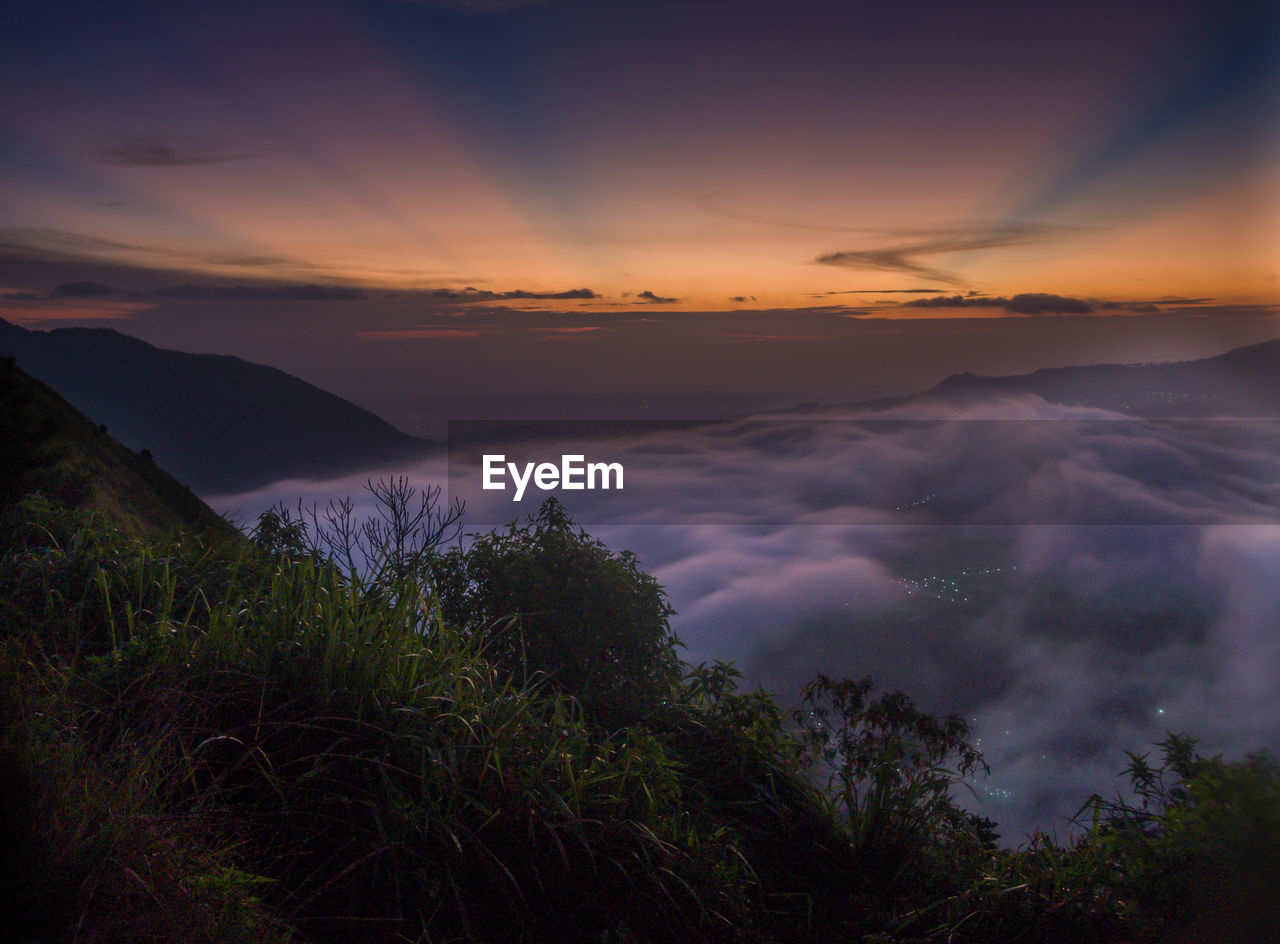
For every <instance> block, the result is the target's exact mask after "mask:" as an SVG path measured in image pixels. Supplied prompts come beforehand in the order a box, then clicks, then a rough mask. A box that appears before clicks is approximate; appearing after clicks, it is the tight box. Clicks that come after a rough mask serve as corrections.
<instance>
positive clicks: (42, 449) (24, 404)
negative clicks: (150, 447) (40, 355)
mask: <svg viewBox="0 0 1280 944" xmlns="http://www.w3.org/2000/svg"><path fill="white" fill-rule="evenodd" d="M32 491H40V492H42V493H43V494H44V495H45V496H46V497H47V498H50V499H52V500H55V501H56V502H57V503H59V504H63V505H67V506H70V507H78V508H84V509H87V510H92V511H96V512H99V513H101V515H102V516H103V517H104V518H105V519H107V520H110V521H112V522H113V523H115V524H116V525H117V526H118V527H120V528H122V529H124V530H126V531H130V532H134V533H147V532H155V531H166V530H174V529H180V530H186V531H191V532H199V533H203V534H223V535H231V534H234V533H235V530H234V529H233V528H232V527H231V525H230V524H228V523H227V522H226V521H224V520H223V519H222V518H221V517H219V516H218V515H217V514H216V513H215V512H214V511H213V510H212V509H211V508H209V506H208V505H206V504H205V503H204V502H202V501H201V500H200V499H199V498H197V497H196V495H195V494H194V493H193V492H192V491H191V490H190V489H189V488H187V487H186V486H184V485H183V484H182V483H181V482H179V481H178V480H177V479H175V478H174V477H173V476H171V475H169V474H168V473H167V472H166V471H165V470H164V469H162V468H160V466H158V465H157V464H156V462H155V460H154V459H153V458H151V457H150V455H149V454H145V453H137V452H133V451H132V450H130V449H128V448H126V447H125V446H123V445H121V444H120V443H119V442H117V441H116V440H115V439H113V438H112V437H111V436H110V435H108V434H107V432H106V431H105V430H104V429H103V428H102V427H100V426H97V425H95V424H94V423H93V421H91V420H90V419H89V418H88V417H86V416H85V415H84V414H83V413H81V412H80V411H79V410H77V409H76V408H75V407H73V406H72V405H71V404H70V403H68V402H67V401H66V400H64V399H63V398H62V397H61V396H59V395H58V394H57V393H55V392H54V391H53V390H51V389H50V388H49V387H47V386H46V385H45V384H43V383H41V382H40V381H38V380H36V379H34V378H32V377H31V376H29V375H28V374H27V373H26V372H24V371H23V370H22V369H21V368H19V367H17V366H16V365H15V364H14V362H13V361H12V360H11V359H9V358H4V359H2V360H0V509H4V508H6V507H8V506H10V505H12V504H13V503H14V502H16V501H17V500H18V499H20V498H21V497H22V496H23V495H25V494H27V493H29V492H32Z"/></svg>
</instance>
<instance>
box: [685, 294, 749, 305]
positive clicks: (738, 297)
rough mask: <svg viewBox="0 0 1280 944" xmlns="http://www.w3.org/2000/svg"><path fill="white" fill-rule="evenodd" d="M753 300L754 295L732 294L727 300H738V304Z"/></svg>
mask: <svg viewBox="0 0 1280 944" xmlns="http://www.w3.org/2000/svg"><path fill="white" fill-rule="evenodd" d="M755 300H756V297H755V296H754V295H734V296H732V297H731V298H730V299H729V301H731V302H738V303H739V304H741V303H742V302H747V301H752V302H753V301H755ZM672 301H675V299H672Z"/></svg>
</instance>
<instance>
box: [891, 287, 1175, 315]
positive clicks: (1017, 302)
mask: <svg viewBox="0 0 1280 944" xmlns="http://www.w3.org/2000/svg"><path fill="white" fill-rule="evenodd" d="M901 304H902V305H903V306H904V307H909V308H1002V309H1004V310H1005V311H1007V312H1010V313H1011V314H1018V315H1087V314H1091V313H1092V312H1095V311H1131V312H1135V313H1138V314H1154V313H1157V312H1159V311H1160V308H1159V307H1158V306H1156V305H1155V304H1153V303H1151V302H1140V301H1130V302H1117V301H1106V300H1100V299H1096V298H1089V299H1085V298H1073V297H1071V296H1068V295H1053V294H1050V293H1046V292H1024V293H1022V294H1019V295H1014V296H1013V297H1012V298H1006V297H1004V296H1003V295H977V294H974V293H972V292H970V293H969V294H967V295H940V296H936V297H934V298H915V299H912V300H911V301H906V302H902V303H901Z"/></svg>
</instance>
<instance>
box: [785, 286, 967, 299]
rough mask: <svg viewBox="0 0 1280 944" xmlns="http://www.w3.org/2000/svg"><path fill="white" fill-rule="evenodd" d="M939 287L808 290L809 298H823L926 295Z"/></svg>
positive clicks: (937, 290)
mask: <svg viewBox="0 0 1280 944" xmlns="http://www.w3.org/2000/svg"><path fill="white" fill-rule="evenodd" d="M941 291H943V289H940V288H855V289H849V290H847V291H843V292H810V293H809V297H810V298H825V297H827V296H828V295H927V294H929V293H930V292H941Z"/></svg>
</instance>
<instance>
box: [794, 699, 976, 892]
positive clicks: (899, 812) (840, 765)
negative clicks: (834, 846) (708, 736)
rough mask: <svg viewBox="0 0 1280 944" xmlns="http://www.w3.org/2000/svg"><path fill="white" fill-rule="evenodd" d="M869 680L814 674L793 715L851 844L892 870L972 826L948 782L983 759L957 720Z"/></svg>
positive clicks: (961, 777)
mask: <svg viewBox="0 0 1280 944" xmlns="http://www.w3.org/2000/svg"><path fill="white" fill-rule="evenodd" d="M872 688H873V683H872V682H871V680H870V679H862V680H861V681H854V680H852V679H844V680H841V681H836V680H834V679H831V678H828V677H827V676H825V675H819V676H818V677H817V678H815V679H814V680H813V681H811V682H810V683H809V684H808V685H806V686H805V688H804V692H803V696H802V704H801V707H800V708H799V709H797V710H796V711H795V719H796V721H797V723H798V724H799V725H800V738H801V743H802V744H803V746H804V750H805V754H804V760H805V763H806V765H808V766H814V765H818V766H820V767H821V768H822V769H823V770H825V771H826V772H827V781H828V783H827V795H828V796H829V798H830V801H831V803H832V805H833V807H834V808H835V810H836V811H837V812H838V813H839V814H840V815H841V816H843V817H844V819H845V820H846V821H847V823H848V826H849V831H850V834H851V837H852V840H853V844H854V846H855V848H856V849H857V850H858V851H859V852H860V853H862V854H864V855H865V856H866V857H867V858H868V859H869V860H870V861H872V862H875V863H877V864H878V865H879V867H881V868H887V869H889V870H890V872H892V870H893V869H895V868H896V867H897V866H898V864H899V863H901V862H903V861H904V860H905V859H906V858H907V857H908V856H910V855H912V854H913V853H915V852H917V851H918V850H919V849H920V848H921V847H923V846H924V845H926V844H928V843H940V842H945V841H946V840H947V839H948V838H949V833H950V832H953V831H955V830H956V829H959V828H961V827H963V826H969V827H971V828H973V827H976V826H977V825H978V824H977V823H976V822H975V821H973V820H972V819H971V818H969V817H967V816H966V814H964V813H962V812H961V811H960V810H959V809H957V808H956V807H955V806H954V804H953V803H952V801H951V788H952V787H953V786H954V785H956V784H960V783H964V782H965V781H966V780H967V779H969V778H971V777H973V776H975V775H976V774H980V773H982V774H985V773H986V771H987V767H986V764H985V762H984V761H983V760H982V755H981V753H979V751H978V750H977V749H976V748H975V747H974V746H973V745H971V744H970V743H969V741H968V737H969V728H968V725H967V724H966V723H965V722H964V720H963V719H961V718H958V717H955V716H951V717H948V718H943V719H938V718H935V717H933V716H931V715H927V714H924V713H923V712H921V711H919V710H918V709H917V708H916V707H915V705H914V704H913V703H912V702H911V699H909V698H908V697H907V696H906V695H905V694H903V693H902V692H889V693H887V694H883V695H880V696H879V697H876V698H869V697H868V696H870V694H871V691H872ZM991 838H994V837H991Z"/></svg>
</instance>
